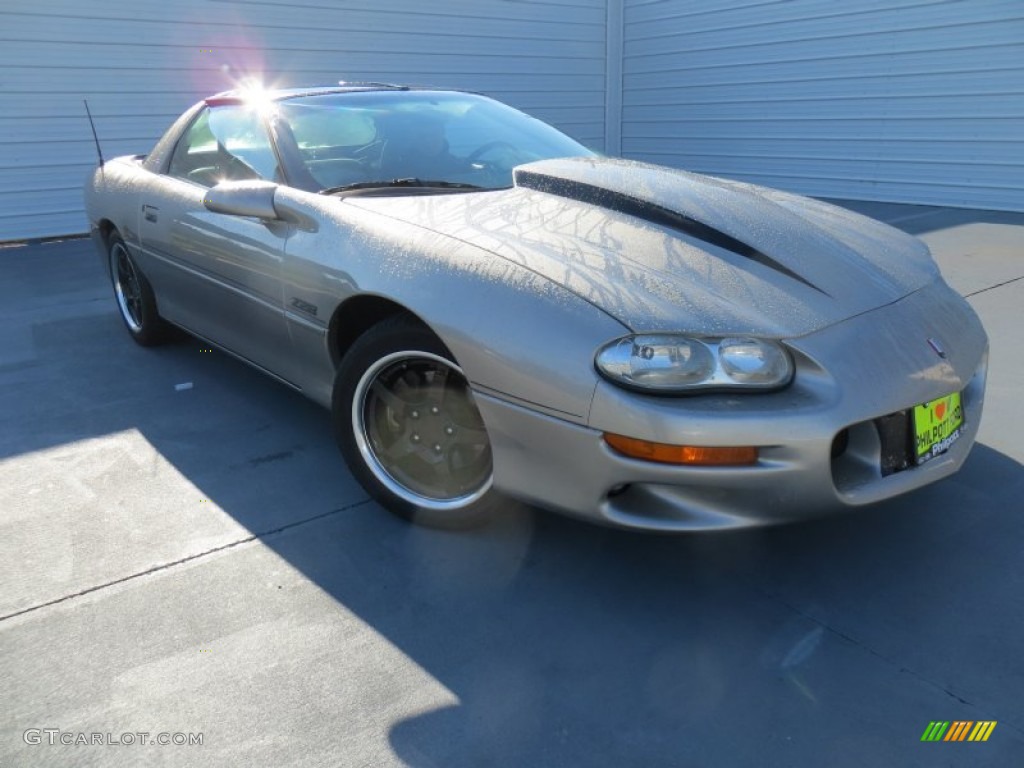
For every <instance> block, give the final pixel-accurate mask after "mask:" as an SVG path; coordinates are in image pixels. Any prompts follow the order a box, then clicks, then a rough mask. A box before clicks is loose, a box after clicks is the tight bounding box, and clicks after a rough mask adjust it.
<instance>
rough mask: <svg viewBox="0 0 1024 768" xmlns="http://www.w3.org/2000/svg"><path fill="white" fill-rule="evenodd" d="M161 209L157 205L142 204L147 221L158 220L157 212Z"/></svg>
mask: <svg viewBox="0 0 1024 768" xmlns="http://www.w3.org/2000/svg"><path fill="white" fill-rule="evenodd" d="M159 210H160V209H159V208H157V207H156V206H155V205H143V206H142V215H143V217H144V218H145V219H146V221H156V219H157V215H156V213H157V211H159Z"/></svg>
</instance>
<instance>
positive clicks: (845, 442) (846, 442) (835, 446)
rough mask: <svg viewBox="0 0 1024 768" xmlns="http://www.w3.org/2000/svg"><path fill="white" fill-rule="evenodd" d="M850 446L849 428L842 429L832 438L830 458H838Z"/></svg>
mask: <svg viewBox="0 0 1024 768" xmlns="http://www.w3.org/2000/svg"><path fill="white" fill-rule="evenodd" d="M849 446H850V430H849V429H844V430H843V431H842V432H840V433H839V434H838V435H836V436H835V438H834V439H833V440H832V458H833V459H838V458H839V457H840V456H842V455H843V454H844V453H846V449H847V448H849Z"/></svg>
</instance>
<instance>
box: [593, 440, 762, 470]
mask: <svg viewBox="0 0 1024 768" xmlns="http://www.w3.org/2000/svg"><path fill="white" fill-rule="evenodd" d="M604 441H605V442H606V443H608V445H610V446H611V447H612V448H614V449H615V450H616V451H618V452H619V453H621V454H622V455H623V456H629V457H630V458H631V459H642V460H643V461H657V462H659V463H661V464H690V465H696V466H701V467H725V466H747V465H750V464H756V463H757V448H755V447H754V446H752V445H744V446H737V447H719V446H699V445H669V444H667V443H652V442H650V441H649V440H637V439H636V438H635V437H626V436H625V435H614V434H612V433H610V432H605V433H604Z"/></svg>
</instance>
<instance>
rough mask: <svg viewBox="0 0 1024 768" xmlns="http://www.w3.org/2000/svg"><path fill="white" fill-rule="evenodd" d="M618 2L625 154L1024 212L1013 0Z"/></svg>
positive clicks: (1023, 45)
mask: <svg viewBox="0 0 1024 768" xmlns="http://www.w3.org/2000/svg"><path fill="white" fill-rule="evenodd" d="M625 2H626V8H625V29H624V40H625V42H624V54H623V94H624V95H623V123H622V150H623V154H624V155H626V156H628V157H634V158H638V159H644V160H649V161H651V162H658V163H664V164H666V165H673V166H678V167H683V168H688V169H691V170H695V171H700V172H704V173H711V174H717V175H721V176H729V177H734V178H739V179H743V180H747V181H752V182H755V183H760V184H767V185H769V186H777V187H781V188H784V189H790V190H794V191H797V192H802V193H805V194H812V195H820V196H831V197H844V198H853V199H869V200H887V201H895V202H913V203H931V204H938V205H951V206H966V207H977V208H997V209H1009V210H1024V2H1021V1H1020V0H969V1H968V0H946V1H939V0H848V1H847V2H842V3H839V2H834V0H789V1H788V2H778V1H775V2H764V1H762V2H751V1H750V0H746V1H744V0H708V1H707V2H703V3H699V4H698V3H693V2H687V1H686V0H653V1H652V0H625Z"/></svg>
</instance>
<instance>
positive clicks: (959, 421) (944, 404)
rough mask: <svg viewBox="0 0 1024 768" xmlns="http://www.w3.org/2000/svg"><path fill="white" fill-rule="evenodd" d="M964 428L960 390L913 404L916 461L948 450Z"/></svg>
mask: <svg viewBox="0 0 1024 768" xmlns="http://www.w3.org/2000/svg"><path fill="white" fill-rule="evenodd" d="M963 430H964V411H963V408H962V407H961V404H960V393H959V392H954V393H953V394H952V395H946V396H945V397H940V398H939V399H938V400H932V401H931V402H928V403H924V404H922V405H915V406H914V450H915V453H914V456H915V459H916V461H917V463H918V464H923V463H924V462H926V461H928V459H934V458H935V457H936V456H938V455H939V454H940V453H945V452H946V451H947V450H949V446H951V445H952V444H953V443H954V442H956V439H957V438H958V437H960V435H961V434H962V433H963Z"/></svg>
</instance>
